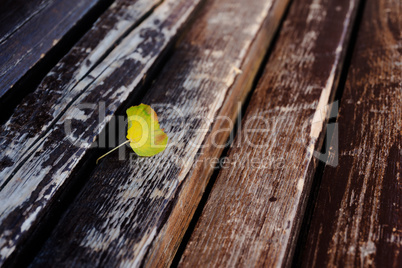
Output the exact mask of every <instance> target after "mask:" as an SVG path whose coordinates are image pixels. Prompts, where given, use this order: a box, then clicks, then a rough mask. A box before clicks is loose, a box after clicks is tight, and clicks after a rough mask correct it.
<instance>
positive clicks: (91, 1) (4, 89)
mask: <svg viewBox="0 0 402 268" xmlns="http://www.w3.org/2000/svg"><path fill="white" fill-rule="evenodd" d="M29 2H30V1H23V3H21V2H12V1H10V2H8V1H7V2H6V3H4V5H3V4H2V9H3V8H4V10H7V9H8V7H9V6H10V12H11V11H16V9H18V10H19V12H21V15H27V17H26V19H22V18H20V19H18V18H15V19H14V21H11V22H10V23H11V24H10V25H9V26H8V27H6V26H3V36H2V37H1V39H0V40H1V41H0V101H2V99H3V97H4V96H5V95H6V94H7V93H8V92H9V91H11V89H12V88H13V86H14V85H15V84H16V83H17V82H18V81H19V80H20V79H21V78H22V77H23V76H24V75H25V74H26V73H27V72H28V71H30V70H31V69H32V68H34V67H35V65H37V64H38V63H39V62H40V61H41V60H42V58H43V57H44V56H45V55H46V54H47V53H49V51H51V50H52V49H53V48H54V47H55V46H56V45H57V44H58V43H59V42H64V41H65V38H64V39H63V37H64V36H65V35H66V34H67V33H68V32H70V31H71V30H72V29H74V28H75V29H77V27H80V26H82V25H80V22H81V21H83V19H84V17H85V16H86V15H87V14H89V13H90V12H91V11H92V10H95V9H96V8H97V7H98V6H100V5H105V3H106V2H107V1H106V0H85V1H82V0H70V1H63V0H48V1H40V2H39V3H38V1H34V2H33V3H32V4H30V3H29ZM109 3H110V1H109ZM7 4H8V5H7ZM27 9H29V10H27ZM3 12H6V11H3ZM19 12H17V13H16V14H17V15H19V14H20V13H19ZM27 13H30V14H29V15H28V14H27ZM7 14H10V13H6V14H5V15H6V17H11V15H9V16H7ZM21 15H20V16H21ZM3 23H4V24H5V25H7V24H8V21H3ZM17 94H18V93H17Z"/></svg>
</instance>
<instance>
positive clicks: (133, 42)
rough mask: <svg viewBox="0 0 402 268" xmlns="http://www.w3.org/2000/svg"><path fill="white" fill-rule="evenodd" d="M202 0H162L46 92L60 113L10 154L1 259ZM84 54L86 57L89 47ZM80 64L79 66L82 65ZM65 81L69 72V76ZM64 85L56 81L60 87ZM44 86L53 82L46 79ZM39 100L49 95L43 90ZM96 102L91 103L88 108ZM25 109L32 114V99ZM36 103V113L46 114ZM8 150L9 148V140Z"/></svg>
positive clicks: (0, 220)
mask: <svg viewBox="0 0 402 268" xmlns="http://www.w3.org/2000/svg"><path fill="white" fill-rule="evenodd" d="M142 3H144V2H142ZM199 3H200V1H199V0H181V1H176V0H166V1H164V2H163V3H162V4H161V5H160V6H158V7H157V8H156V9H155V11H154V13H152V15H150V16H149V17H148V18H147V19H146V20H144V21H143V22H142V23H141V24H140V25H139V26H138V27H137V28H135V29H134V30H133V31H132V32H131V33H130V34H129V35H127V37H126V38H124V40H122V41H121V43H120V44H119V45H118V46H116V47H115V48H114V50H113V51H112V52H111V53H110V54H109V55H108V56H107V57H106V58H105V59H103V60H102V61H101V62H100V63H99V64H98V65H96V67H95V68H94V69H93V70H92V71H88V72H89V73H88V74H86V75H84V76H83V78H82V79H80V80H79V79H76V80H75V81H77V82H76V83H75V84H74V85H73V86H72V87H71V89H70V91H68V92H67V94H66V95H65V96H63V95H62V97H63V98H61V97H60V95H55V96H54V95H52V94H49V95H48V96H49V98H50V99H52V98H60V99H61V100H60V102H54V103H53V106H55V110H53V111H56V113H57V114H58V115H57V116H55V115H54V113H53V114H52V115H53V117H50V119H49V117H47V118H46V120H44V121H45V122H44V123H43V126H44V127H42V130H43V129H44V128H45V131H43V132H42V133H41V134H40V135H36V136H35V138H36V139H35V140H34V141H33V143H32V145H31V146H29V147H30V148H29V149H30V150H29V151H26V152H27V153H26V154H27V155H26V157H25V158H23V159H22V160H20V159H18V161H14V165H13V171H12V172H11V174H10V176H9V178H8V179H7V180H6V182H5V184H3V185H4V186H3V188H2V189H1V191H0V200H1V202H0V211H1V214H0V233H1V237H0V248H1V250H0V264H1V263H3V262H4V261H5V260H6V259H7V258H9V257H10V256H11V255H12V254H13V253H14V252H15V250H16V249H18V247H20V246H21V245H23V243H24V240H25V239H27V237H28V236H29V234H30V233H31V232H32V231H33V230H34V229H35V228H36V227H37V226H36V224H37V223H38V222H40V220H41V218H42V217H43V216H44V214H45V213H46V211H48V210H49V209H50V208H51V206H52V204H53V203H54V202H57V197H58V195H59V194H60V191H61V189H62V188H63V186H64V185H66V184H68V183H69V182H70V178H72V176H71V175H72V174H74V173H75V172H76V171H77V170H78V168H79V166H80V164H82V163H83V162H85V159H86V156H87V154H86V153H87V152H88V151H89V149H90V147H91V144H92V142H93V141H94V140H95V138H96V136H97V135H98V134H99V133H100V131H101V130H102V129H103V128H104V126H105V125H106V124H107V123H108V122H109V120H110V119H111V117H112V116H113V115H114V113H115V112H116V110H117V109H118V108H119V107H121V106H122V105H124V102H125V101H126V100H127V98H128V97H129V95H131V94H132V93H136V92H137V93H138V92H140V91H141V87H142V82H143V81H144V79H145V76H147V75H148V77H152V74H153V69H152V68H154V67H155V65H156V64H157V63H158V61H159V60H161V58H163V56H164V53H163V52H164V51H165V50H166V49H167V48H168V47H169V46H171V45H173V44H174V42H175V38H176V37H177V36H178V34H179V33H180V32H181V31H182V30H183V27H184V26H185V25H186V22H187V21H188V19H189V18H190V16H191V14H192V13H193V11H194V10H195V9H196V7H197V6H198V4H199ZM133 7H135V6H133ZM138 7H139V6H137V8H138ZM123 13H124V12H123ZM118 24H119V23H118ZM117 26H119V25H117ZM108 29H109V28H108ZM109 30H110V29H109ZM107 36H108V35H107ZM106 43H107V42H106ZM101 44H102V42H101ZM84 48H85V47H84ZM81 49H82V48H79V50H81ZM85 51H87V50H86V49H85ZM100 51H102V50H100ZM87 52H88V51H87ZM85 56H86V57H89V59H91V55H89V56H87V55H85ZM75 62H76V61H73V63H75ZM69 64H71V63H70V62H69ZM78 70H79V73H81V71H82V69H80V68H79V69H78ZM85 72H86V71H85ZM85 72H83V73H84V74H85ZM53 75H55V76H56V77H58V76H57V74H53ZM68 75H71V74H67V76H68ZM52 82H53V83H56V85H57V83H59V81H57V80H56V81H54V80H52ZM69 82H70V80H66V84H68V83H69ZM64 85H65V84H64V83H61V84H59V87H62V86H64ZM49 88H50V89H53V88H54V85H52V83H49ZM39 91H41V89H39ZM64 91H65V90H64ZM41 93H42V92H41ZM134 95H135V94H134ZM42 101H43V103H47V102H48V100H47V99H45V98H42ZM99 103H100V105H99V106H101V105H104V106H102V107H104V110H102V112H104V113H103V114H100V110H99V109H98V108H99V107H98V106H97V105H98V104H99ZM88 105H89V108H88ZM91 105H92V106H91ZM94 106H95V107H96V109H95V108H93V109H91V107H94ZM44 107H46V106H44ZM44 107H39V109H42V110H43V109H45V108H44ZM25 109H28V110H27V113H26V114H28V115H29V114H30V110H29V107H25ZM40 111H41V110H39V112H38V115H36V116H37V117H34V119H38V120H43V118H41V114H40ZM45 111H46V110H45ZM21 116H23V114H22V115H21ZM69 127H71V131H68V128H69ZM17 131H18V130H17ZM19 131H21V129H20V130H19ZM34 133H35V132H34ZM28 134H29V133H28ZM28 134H26V135H27V136H28ZM27 136H25V137H24V136H23V138H26V137H27ZM28 137H29V136H28ZM25 146H27V145H25ZM9 150H10V151H11V152H12V151H13V149H8V148H6V151H9Z"/></svg>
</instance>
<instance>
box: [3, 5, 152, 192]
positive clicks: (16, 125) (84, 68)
mask: <svg viewBox="0 0 402 268" xmlns="http://www.w3.org/2000/svg"><path fill="white" fill-rule="evenodd" d="M158 3H159V0H153V1H149V0H137V1H132V0H117V1H116V2H115V3H114V4H113V5H112V6H111V7H110V8H109V9H108V10H107V11H106V12H105V13H104V14H103V15H102V16H101V17H100V18H99V20H98V21H97V22H96V23H95V25H94V26H93V27H92V29H91V30H90V31H89V32H88V33H87V34H86V35H85V36H84V37H83V38H82V39H81V40H80V41H79V42H78V43H77V45H76V46H74V47H73V48H72V50H71V51H70V52H69V53H68V54H67V55H66V56H65V57H64V58H63V59H62V60H61V61H60V62H59V63H58V64H57V65H56V66H55V67H54V68H53V69H52V70H51V72H50V73H49V74H48V75H47V76H46V77H45V78H44V79H43V81H42V83H41V84H40V85H39V87H38V89H37V90H36V91H35V92H33V93H32V94H30V95H28V96H27V97H26V98H24V100H23V101H22V103H21V104H20V105H18V106H17V108H16V109H15V113H14V114H13V115H12V116H11V118H10V119H9V120H8V121H7V122H6V123H5V124H4V125H2V126H1V127H0V130H1V131H0V132H1V133H2V134H1V136H0V159H1V162H0V189H3V188H4V187H5V184H6V183H7V182H8V180H10V177H11V176H12V174H14V173H15V172H16V171H17V170H18V169H19V168H20V166H21V165H23V163H24V162H25V161H26V157H27V156H29V155H31V154H32V153H33V152H34V151H35V148H36V146H37V144H38V143H39V142H40V140H41V138H43V136H44V135H45V134H46V133H47V132H49V131H50V130H51V129H52V127H53V125H54V124H55V123H56V122H57V121H58V119H59V118H60V117H61V116H62V115H63V113H65V111H66V109H67V107H68V106H69V105H70V103H71V102H72V101H73V100H74V99H76V98H78V97H79V96H80V94H82V93H83V92H84V91H85V89H86V87H85V85H87V84H89V82H87V83H86V84H84V85H83V84H81V86H78V83H79V82H80V81H82V80H84V78H86V79H88V74H89V73H90V72H91V71H93V69H94V68H95V67H96V66H98V65H99V63H100V62H102V59H104V58H105V57H106V56H107V55H108V54H109V53H110V51H111V50H112V49H113V48H114V47H115V46H116V45H117V44H118V42H120V41H121V39H122V38H124V37H125V36H126V35H127V34H128V33H130V32H131V31H132V30H133V28H134V27H135V26H137V24H138V23H139V22H140V21H141V19H142V18H143V17H144V16H145V15H146V14H147V13H148V12H150V11H151V10H152V9H153V8H154V7H155V6H156V5H157V4H158ZM107 64H109V63H106V65H107Z"/></svg>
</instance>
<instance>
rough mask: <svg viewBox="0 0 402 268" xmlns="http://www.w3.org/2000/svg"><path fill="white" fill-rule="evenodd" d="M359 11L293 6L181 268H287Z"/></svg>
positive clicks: (311, 0)
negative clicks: (285, 267)
mask: <svg viewBox="0 0 402 268" xmlns="http://www.w3.org/2000/svg"><path fill="white" fill-rule="evenodd" d="M357 6H358V1H349V0H342V1H339V0H321V1H317V0H295V1H294V2H293V3H292V5H291V7H290V11H289V15H288V16H287V18H286V20H285V22H284V25H283V27H282V28H281V31H280V35H279V38H278V40H277V42H276V43H275V47H274V49H273V52H272V54H271V56H270V58H269V60H268V63H267V66H266V69H265V70H264V73H263V75H262V78H261V80H260V81H259V84H258V86H257V88H256V91H255V92H254V94H253V96H252V98H251V101H250V104H249V108H248V109H247V111H246V114H245V117H244V118H243V120H242V124H241V130H240V132H239V134H238V135H237V137H236V139H235V141H234V144H233V145H232V148H231V149H230V150H229V152H228V157H227V159H226V165H224V166H223V167H222V170H221V171H220V173H219V175H218V177H217V179H216V182H215V184H214V186H213V188H212V191H211V194H210V196H209V198H208V201H207V203H206V205H205V207H204V210H203V212H202V215H201V216H200V219H199V221H198V222H197V225H196V227H195V230H194V231H193V233H192V235H191V238H190V240H189V243H188V244H187V247H186V249H185V252H184V254H183V256H182V258H181V261H180V264H179V266H180V267H256V266H257V267H281V266H289V265H290V263H291V260H292V255H293V251H294V248H295V244H296V243H295V240H296V238H297V235H298V231H299V229H300V222H301V219H302V217H303V212H304V209H305V203H306V202H305V201H306V197H307V196H308V194H309V190H310V187H311V181H312V175H313V173H314V170H315V167H316V164H317V161H318V160H317V159H316V158H315V157H314V155H316V153H315V152H314V150H316V148H321V145H322V141H323V137H324V133H325V128H326V125H325V122H326V112H327V107H328V106H327V104H328V103H329V102H331V100H332V98H333V97H332V95H333V91H334V88H336V86H337V83H338V79H339V69H340V68H341V66H342V62H343V58H344V54H345V50H346V47H347V43H348V39H349V35H350V31H351V28H352V26H353V21H354V17H355V13H356V10H357Z"/></svg>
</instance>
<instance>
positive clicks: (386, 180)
mask: <svg viewBox="0 0 402 268" xmlns="http://www.w3.org/2000/svg"><path fill="white" fill-rule="evenodd" d="M401 14H402V5H401V3H400V1H397V0H381V1H372V0H370V1H366V4H365V10H364V14H363V18H362V23H361V27H360V29H359V35H358V38H357V41H356V46H355V48H354V52H353V58H352V61H351V66H350V68H349V73H348V77H347V81H346V86H345V90H344V93H343V96H342V102H341V106H340V111H339V117H338V124H339V164H338V166H337V167H329V166H327V167H326V168H325V170H324V175H323V178H322V181H321V185H320V190H319V193H318V197H317V199H316V204H315V208H314V212H313V214H312V222H311V224H310V228H309V230H308V234H309V235H308V237H307V241H306V244H305V245H304V248H303V249H304V251H303V253H302V255H303V258H301V263H302V265H303V266H304V267H324V266H330V267H350V266H354V267H401V266H402V253H401V246H402V238H401V237H402V220H401V219H402V217H401V215H402V214H401V208H402V184H401V173H402V164H401V163H402V136H401V134H402V133H401V129H402V120H401V118H402V84H401V77H402V68H401V66H400V65H398V62H399V61H400V59H401V58H402V54H401V52H402V50H401V47H402V35H401V33H402V28H401V25H402V17H401Z"/></svg>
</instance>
